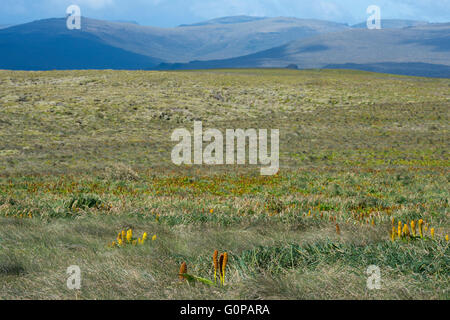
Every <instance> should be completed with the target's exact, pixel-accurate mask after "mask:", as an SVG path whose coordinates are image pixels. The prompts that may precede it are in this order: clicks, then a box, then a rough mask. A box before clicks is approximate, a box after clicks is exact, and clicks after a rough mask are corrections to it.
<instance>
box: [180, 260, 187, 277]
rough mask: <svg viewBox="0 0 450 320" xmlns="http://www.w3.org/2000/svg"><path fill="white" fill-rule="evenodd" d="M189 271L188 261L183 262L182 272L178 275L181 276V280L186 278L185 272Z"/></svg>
mask: <svg viewBox="0 0 450 320" xmlns="http://www.w3.org/2000/svg"><path fill="white" fill-rule="evenodd" d="M186 273H187V264H186V262H183V263H182V264H181V267H180V272H179V274H178V277H179V278H180V280H184V276H183V275H184V274H186Z"/></svg>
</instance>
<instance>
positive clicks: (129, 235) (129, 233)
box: [127, 229, 133, 242]
mask: <svg viewBox="0 0 450 320" xmlns="http://www.w3.org/2000/svg"><path fill="white" fill-rule="evenodd" d="M132 238H133V231H131V229H130V230H128V231H127V242H130V241H131V239H132Z"/></svg>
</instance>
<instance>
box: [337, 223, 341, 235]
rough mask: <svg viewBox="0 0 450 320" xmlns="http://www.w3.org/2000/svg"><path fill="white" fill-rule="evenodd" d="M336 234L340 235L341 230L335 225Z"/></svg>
mask: <svg viewBox="0 0 450 320" xmlns="http://www.w3.org/2000/svg"><path fill="white" fill-rule="evenodd" d="M336 233H337V234H341V228H339V225H338V224H337V223H336Z"/></svg>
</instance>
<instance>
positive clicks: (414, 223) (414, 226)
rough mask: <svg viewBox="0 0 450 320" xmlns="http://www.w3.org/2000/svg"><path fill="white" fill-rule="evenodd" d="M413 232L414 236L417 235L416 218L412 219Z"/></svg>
mask: <svg viewBox="0 0 450 320" xmlns="http://www.w3.org/2000/svg"><path fill="white" fill-rule="evenodd" d="M411 233H412V235H413V237H415V236H416V222H415V221H414V220H413V221H411Z"/></svg>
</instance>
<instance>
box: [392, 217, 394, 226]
mask: <svg viewBox="0 0 450 320" xmlns="http://www.w3.org/2000/svg"><path fill="white" fill-rule="evenodd" d="M391 222H392V226H395V219H394V217H392V219H391Z"/></svg>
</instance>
